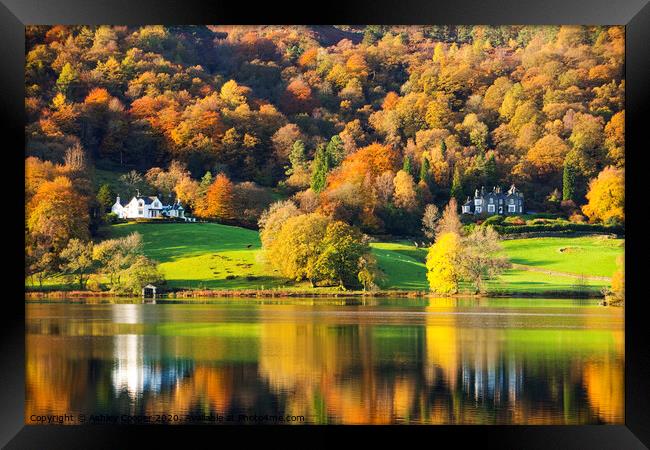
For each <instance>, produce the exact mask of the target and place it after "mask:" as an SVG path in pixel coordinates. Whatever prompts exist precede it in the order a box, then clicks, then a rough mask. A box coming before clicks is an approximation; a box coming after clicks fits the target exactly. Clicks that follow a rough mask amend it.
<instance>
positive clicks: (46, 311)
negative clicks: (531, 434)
mask: <svg viewBox="0 0 650 450" xmlns="http://www.w3.org/2000/svg"><path fill="white" fill-rule="evenodd" d="M510 304H511V305H516V306H507V305H508V304H507V303H504V302H502V301H495V302H492V303H490V302H488V303H483V304H481V305H479V307H478V308H477V307H476V306H477V305H468V306H464V305H462V304H461V305H459V304H458V303H457V302H452V303H446V302H444V301H443V302H432V303H430V304H424V305H416V306H413V305H408V306H405V305H402V304H400V303H399V302H392V303H388V304H382V305H375V306H345V307H341V306H305V305H259V304H228V305H224V304H216V305H161V304H159V305H122V304H113V305H75V304H30V305H28V307H27V330H28V331H27V333H28V334H27V377H26V382H27V402H26V405H27V407H26V417H30V416H31V415H32V414H64V413H68V414H70V413H75V414H79V413H84V414H111V415H120V414H162V413H167V414H180V415H183V414H218V415H224V416H232V417H235V418H236V417H237V416H238V415H239V414H257V415H264V414H272V415H273V414H282V415H296V416H297V415H300V416H305V420H306V422H309V423H349V424H362V423H364V424H365V423H374V424H388V423H428V424H449V423H452V424H454V423H458V424H461V423H463V424H465V423H484V424H508V423H516V424H526V423H527V424H531V423H535V424H585V423H622V422H623V386H624V384H623V382H624V381H623V361H624V357H623V316H622V310H620V309H614V308H602V307H597V306H591V305H581V304H565V303H559V302H558V303H550V305H551V306H549V304H548V303H547V304H545V305H544V306H543V307H539V306H537V305H539V303H532V304H527V303H526V304H522V303H521V302H520V303H517V302H511V303H510Z"/></svg>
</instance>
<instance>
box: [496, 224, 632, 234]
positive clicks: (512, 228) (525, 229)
mask: <svg viewBox="0 0 650 450" xmlns="http://www.w3.org/2000/svg"><path fill="white" fill-rule="evenodd" d="M493 227H494V230H495V231H496V232H498V233H499V234H516V233H535V232H542V231H586V232H594V233H612V234H624V233H625V228H624V227H622V226H606V225H599V224H591V223H545V224H538V225H493Z"/></svg>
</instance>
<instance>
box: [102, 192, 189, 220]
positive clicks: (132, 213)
mask: <svg viewBox="0 0 650 450" xmlns="http://www.w3.org/2000/svg"><path fill="white" fill-rule="evenodd" d="M111 212H113V213H115V214H117V217H119V218H120V219H138V218H146V219H151V218H156V217H179V218H182V219H185V209H184V208H183V206H182V205H181V203H180V202H179V201H176V202H175V203H173V204H171V205H163V203H162V202H161V201H160V199H159V198H158V197H156V196H148V197H144V196H141V195H138V196H134V197H133V198H132V199H131V201H129V202H128V203H123V202H122V201H120V196H119V195H118V196H117V199H116V200H115V204H114V205H113V206H112V207H111Z"/></svg>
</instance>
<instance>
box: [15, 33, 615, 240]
mask: <svg viewBox="0 0 650 450" xmlns="http://www.w3.org/2000/svg"><path fill="white" fill-rule="evenodd" d="M624 50H625V37H624V28H623V27H577V26H561V27H558V26H545V27H539V26H534V27H533V26H503V27H487V26H428V27H423V26H418V27H386V26H368V27H335V26H313V27H303V26H260V27H249V26H219V25H215V26H207V27H205V26H142V27H131V26H97V27H96V26H29V27H27V28H26V67H25V70H26V78H25V82H26V98H25V108H26V118H27V124H26V128H25V133H26V157H27V161H26V168H27V173H26V187H25V189H26V201H27V203H26V206H27V233H28V235H30V236H31V238H33V242H32V244H33V245H36V244H34V242H36V241H38V240H39V239H45V240H46V241H47V246H50V248H51V246H52V245H54V247H58V248H62V246H64V245H65V243H66V242H67V241H68V240H69V238H70V237H71V236H75V237H79V238H80V239H86V238H88V236H89V235H92V234H94V233H95V232H96V229H97V227H98V225H99V224H100V223H101V222H102V221H103V220H106V216H105V214H106V213H107V212H109V210H110V205H111V204H112V203H113V202H114V199H115V195H117V194H120V195H121V196H122V197H123V198H124V197H128V196H130V195H132V194H134V193H135V192H137V191H139V192H141V193H143V194H158V195H163V196H170V197H174V198H178V199H179V200H181V201H182V202H183V204H185V205H186V206H187V209H188V213H189V214H193V215H195V216H197V217H202V218H205V219H215V220H219V221H223V222H226V223H238V224H243V225H249V226H255V225H256V224H257V221H258V219H259V217H260V214H261V213H262V211H263V210H264V209H265V208H267V206H268V205H269V204H270V203H271V202H272V201H273V200H275V199H278V198H289V197H292V198H293V199H294V201H295V202H296V205H297V206H298V207H299V208H300V210H301V211H302V212H313V211H317V212H319V213H322V214H325V215H328V216H331V217H334V218H336V219H338V220H342V221H344V222H347V223H349V224H352V225H356V226H358V227H360V228H361V230H362V231H364V232H366V233H375V234H376V233H389V234H397V235H406V234H413V233H419V232H420V227H421V221H422V215H423V213H424V211H425V207H426V206H427V205H431V204H435V205H438V206H440V207H442V206H443V205H444V204H446V203H447V202H448V201H449V200H450V198H451V197H454V198H456V199H457V200H458V201H459V202H463V201H464V200H465V198H466V197H467V196H468V195H471V194H473V192H474V190H475V189H478V188H480V187H481V186H485V187H486V189H491V188H492V187H493V186H495V185H500V186H502V187H507V186H509V185H510V184H512V183H515V184H516V186H517V188H518V189H520V190H521V191H522V192H523V193H524V197H525V199H526V209H527V210H529V211H537V212H555V213H563V214H565V215H566V217H569V216H573V217H576V219H575V220H578V221H579V220H586V218H585V217H584V215H586V216H588V219H589V220H591V221H602V222H614V223H620V222H622V221H623V212H622V208H619V209H617V210H616V211H615V212H612V211H610V210H606V209H607V208H608V207H607V206H606V204H608V203H612V202H611V201H610V200H611V199H610V198H609V197H607V195H610V194H607V193H608V192H609V193H611V192H612V190H611V189H609V190H608V188H606V187H607V186H615V187H617V188H618V187H621V186H622V179H623V171H624V114H625V112H624V88H625V81H624V79H623V72H624ZM595 179H598V180H599V183H600V184H599V186H601V187H600V188H598V189H596V188H594V189H593V190H594V191H600V194H599V193H597V192H594V193H592V194H591V199H590V197H589V195H588V191H589V189H590V184H589V183H590V181H591V180H595ZM595 184H597V183H595V182H593V183H592V187H593V186H594V185H595ZM603 192H604V193H605V194H602V193H603ZM601 194H602V195H601ZM610 196H611V195H610ZM621 201H622V200H621V199H618V198H616V199H615V202H618V203H621ZM53 202H56V205H54V206H53ZM588 202H591V203H593V204H592V205H591V206H590V205H587V203H588ZM598 202H600V203H598ZM585 205H586V207H587V208H586V209H585V208H583V207H584V206H585ZM603 205H605V206H603ZM621 205H622V203H621ZM603 208H605V210H604V209H603ZM62 216H64V218H63V219H62V218H61V217H62ZM55 219H56V220H55ZM62 223H63V224H64V225H61V224H62ZM62 227H63V228H65V229H61V228H62ZM38 236H40V238H39V237H38ZM53 242H54V243H53Z"/></svg>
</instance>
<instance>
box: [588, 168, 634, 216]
mask: <svg viewBox="0 0 650 450" xmlns="http://www.w3.org/2000/svg"><path fill="white" fill-rule="evenodd" d="M587 200H588V203H587V204H586V205H585V206H583V207H582V211H583V212H584V213H585V214H586V215H587V217H589V220H590V221H591V222H597V221H600V222H604V223H607V222H612V221H617V222H625V209H624V208H625V170H624V169H619V168H616V167H612V166H608V167H605V169H603V171H602V172H600V173H599V174H598V177H596V178H595V179H593V180H591V182H590V183H589V192H587Z"/></svg>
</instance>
